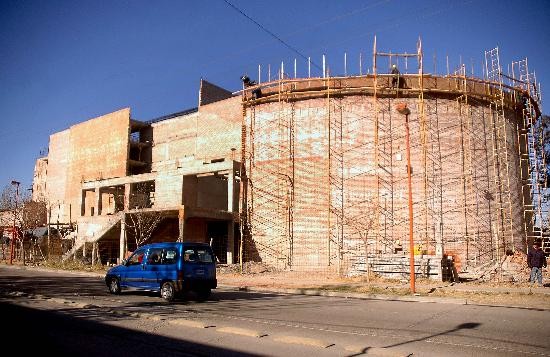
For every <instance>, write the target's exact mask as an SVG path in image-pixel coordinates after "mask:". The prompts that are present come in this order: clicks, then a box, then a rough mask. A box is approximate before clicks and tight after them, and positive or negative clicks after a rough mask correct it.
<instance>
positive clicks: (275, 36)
mask: <svg viewBox="0 0 550 357" xmlns="http://www.w3.org/2000/svg"><path fill="white" fill-rule="evenodd" d="M223 1H224V2H225V3H226V4H227V5H229V6H231V7H232V8H233V9H234V10H235V11H237V12H238V13H240V14H241V15H243V16H244V17H246V18H247V19H249V20H250V21H252V22H253V23H254V24H255V25H256V26H258V27H259V28H260V29H262V30H263V31H264V32H266V33H267V34H269V35H270V36H271V37H273V38H274V39H276V40H277V41H279V42H280V43H282V44H283V45H285V47H287V48H288V49H290V50H291V51H292V52H294V53H296V54H298V56H300V57H302V58H303V59H305V60H306V61H307V60H310V59H309V58H308V57H306V56H305V55H303V54H302V53H301V52H300V51H298V50H297V49H296V48H294V47H292V46H291V45H289V44H288V43H286V42H285V41H283V39H281V38H280V37H279V36H277V35H276V34H274V33H273V32H271V31H270V30H268V29H267V28H265V27H264V26H263V25H262V24H260V23H259V22H258V21H256V20H254V19H253V18H251V17H250V16H248V15H247V14H245V13H244V11H242V10H241V9H239V8H238V7H236V6H235V5H233V4H232V3H230V2H229V1H227V0H223ZM310 62H311V64H312V65H313V66H314V67H316V68H317V69H319V70H321V71H322V70H323V69H322V68H321V67H319V65H317V63H315V62H313V61H311V60H310Z"/></svg>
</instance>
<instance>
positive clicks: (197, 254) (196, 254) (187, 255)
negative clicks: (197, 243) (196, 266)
mask: <svg viewBox="0 0 550 357" xmlns="http://www.w3.org/2000/svg"><path fill="white" fill-rule="evenodd" d="M183 260H184V261H185V262H190V263H194V262H195V263H197V262H200V263H212V262H213V261H214V257H213V256H212V251H210V249H205V248H201V247H190V248H187V249H186V250H185V252H184V255H183Z"/></svg>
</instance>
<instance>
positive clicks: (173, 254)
mask: <svg viewBox="0 0 550 357" xmlns="http://www.w3.org/2000/svg"><path fill="white" fill-rule="evenodd" d="M177 257H178V251H177V250H175V249H173V248H168V249H166V250H165V251H164V258H163V260H162V264H175V263H176V258H177Z"/></svg>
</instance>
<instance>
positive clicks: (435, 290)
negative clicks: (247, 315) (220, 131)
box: [2, 253, 550, 310]
mask: <svg viewBox="0 0 550 357" xmlns="http://www.w3.org/2000/svg"><path fill="white" fill-rule="evenodd" d="M525 259H526V258H525V254H523V253H516V254H514V255H513V256H509V257H507V258H506V260H505V261H504V262H502V264H500V265H498V266H495V265H491V266H485V267H478V268H477V270H476V269H471V270H470V271H463V272H460V274H459V276H460V282H441V281H433V280H426V279H417V281H416V284H415V290H416V294H415V295H414V296H415V298H419V299H422V298H426V299H429V298H442V299H443V300H449V299H451V300H457V299H459V300H461V302H462V303H464V302H465V301H466V302H467V303H472V304H484V305H496V306H497V305H498V306H517V307H526V308H539V309H547V310H550V272H549V270H548V269H547V268H545V269H543V283H545V285H544V286H543V287H539V286H538V285H536V286H534V285H532V284H530V283H528V280H529V269H528V268H527V266H526V264H525V261H526V260H525ZM2 263H7V262H5V261H2ZM14 263H15V264H17V265H21V264H20V263H18V262H14ZM27 266H28V267H29V268H31V267H32V266H35V267H42V268H50V269H61V270H71V271H86V272H89V273H96V274H104V273H105V272H106V271H107V269H108V268H109V267H107V266H101V265H96V266H93V267H92V266H90V265H86V264H83V263H82V262H75V261H72V260H71V261H67V262H65V263H61V262H60V261H46V262H44V261H43V262H40V263H39V264H27ZM217 278H218V284H219V285H220V286H233V287H237V288H243V289H245V288H246V289H263V290H270V289H272V290H277V291H281V290H282V291H288V292H304V290H309V291H308V292H307V293H315V292H321V293H322V292H339V293H342V294H356V293H358V294H361V295H362V296H365V297H379V296H384V297H386V298H391V297H392V296H398V297H407V296H412V294H411V292H410V283H409V280H408V278H405V279H403V280H395V279H384V278H381V277H378V276H370V277H369V279H367V277H366V276H360V277H338V276H335V275H334V274H326V273H312V272H296V271H275V270H273V269H272V268H270V267H269V266H266V265H264V264H262V263H245V264H244V266H243V272H241V270H240V266H239V265H238V264H234V265H219V266H218V270H217ZM297 289H298V291H297Z"/></svg>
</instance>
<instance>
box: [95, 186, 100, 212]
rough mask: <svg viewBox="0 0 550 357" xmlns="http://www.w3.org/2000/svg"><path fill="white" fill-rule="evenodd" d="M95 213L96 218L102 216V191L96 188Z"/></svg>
mask: <svg viewBox="0 0 550 357" xmlns="http://www.w3.org/2000/svg"><path fill="white" fill-rule="evenodd" d="M95 207H96V209H95V211H96V214H95V215H96V216H101V190H100V188H99V187H96V189H95Z"/></svg>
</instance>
